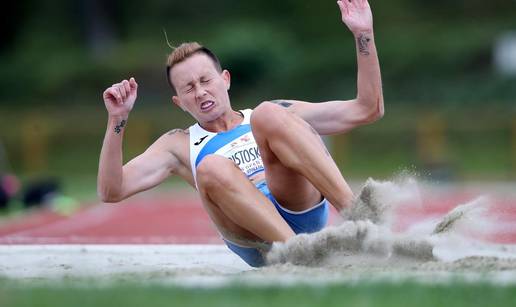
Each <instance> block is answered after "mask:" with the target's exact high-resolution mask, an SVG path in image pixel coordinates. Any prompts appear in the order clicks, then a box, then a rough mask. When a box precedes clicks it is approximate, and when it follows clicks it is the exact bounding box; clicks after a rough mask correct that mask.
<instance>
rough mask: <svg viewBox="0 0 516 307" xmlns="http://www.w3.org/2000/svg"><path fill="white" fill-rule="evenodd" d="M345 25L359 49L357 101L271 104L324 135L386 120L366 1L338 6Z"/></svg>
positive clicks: (347, 0)
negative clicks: (299, 118) (302, 120)
mask: <svg viewBox="0 0 516 307" xmlns="http://www.w3.org/2000/svg"><path fill="white" fill-rule="evenodd" d="M337 3H338V5H339V8H340V11H341V13H342V21H343V22H344V23H345V24H346V26H347V27H348V28H349V30H350V31H351V32H352V33H353V36H354V38H355V42H356V48H357V66H358V77H357V97H356V98H355V99H353V100H335V101H327V102H321V103H308V102H304V101H298V100H275V101H272V102H274V103H277V104H279V105H282V106H284V107H287V108H288V109H289V110H290V111H291V112H292V113H295V114H297V115H298V116H300V117H301V118H303V119H304V120H305V121H307V122H308V123H309V124H310V125H312V127H313V128H314V129H315V130H316V131H317V132H318V133H319V134H323V135H327V134H339V133H344V132H346V131H349V130H351V129H353V128H355V127H357V126H360V125H364V124H368V123H371V122H373V121H376V120H378V119H379V118H381V117H382V116H383V113H384V107H383V94H382V81H381V74H380V64H379V61H378V55H377V52H376V46H375V42H374V35H373V17H372V13H371V8H370V7H369V3H368V2H367V0H343V1H338V2H337Z"/></svg>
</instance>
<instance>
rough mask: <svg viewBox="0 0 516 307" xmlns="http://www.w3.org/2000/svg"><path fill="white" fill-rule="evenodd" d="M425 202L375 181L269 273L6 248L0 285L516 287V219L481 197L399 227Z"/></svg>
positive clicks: (299, 240)
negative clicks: (509, 235)
mask: <svg viewBox="0 0 516 307" xmlns="http://www.w3.org/2000/svg"><path fill="white" fill-rule="evenodd" d="M421 199H422V197H421V195H420V194H419V188H418V185H417V182H415V181H414V180H412V179H403V180H401V181H398V182H377V181H374V180H369V181H368V182H367V183H366V184H365V185H364V187H363V188H362V192H361V193H360V196H359V197H358V199H357V202H356V203H355V206H354V207H353V208H351V209H350V210H349V211H348V212H345V213H344V214H343V216H344V221H343V222H341V223H339V224H336V225H332V226H329V227H327V228H326V229H324V230H323V231H321V232H319V233H316V234H311V235H300V236H297V237H295V238H294V239H292V240H290V241H289V242H287V243H285V244H275V245H274V246H273V249H272V251H271V252H270V254H269V255H268V261H269V266H267V267H264V268H260V269H253V268H251V267H249V266H247V265H246V264H245V263H244V262H243V261H242V260H240V259H239V258H238V257H237V256H236V255H234V254H232V253H231V252H230V251H229V250H228V249H227V248H226V247H225V246H224V245H174V244H170V245H164V244H159V245H152V244H140V245H120V244H117V245H109V244H105V245H92V244H83V245H0V277H4V278H8V279H15V280H21V281H27V282H40V281H51V282H55V281H63V282H70V281H75V280H77V281H84V280H86V281H89V282H91V281H93V282H95V283H99V282H100V283H102V282H111V281H120V280H123V281H129V282H144V283H147V282H158V283H173V284H177V285H182V286H213V285H221V284H227V283H234V282H238V283H255V284H271V283H279V284H292V283H309V284H310V283H315V284H320V283H330V282H340V281H346V282H354V281H364V280H367V281H370V280H389V281H404V280H407V279H410V280H418V281H422V282H449V281H453V280H455V279H457V278H460V279H465V280H471V281H492V282H498V283H511V284H516V245H511V244H505V243H499V242H498V243H497V242H496V240H492V239H493V238H495V239H496V238H499V237H500V236H499V233H500V231H501V230H507V228H511V229H512V230H513V228H514V227H516V223H515V221H514V215H507V214H493V212H494V213H496V210H501V209H503V208H501V209H500V208H493V207H492V204H491V203H490V201H489V199H488V198H485V197H484V198H482V197H481V198H477V199H472V200H471V201H469V202H466V203H463V204H462V205H459V206H457V207H456V208H455V209H453V210H452V211H450V212H449V213H448V214H445V215H443V214H441V215H439V216H438V217H436V216H431V215H430V216H428V217H427V218H425V219H422V220H418V221H415V222H413V223H412V224H410V225H405V227H404V228H403V229H400V228H399V227H397V225H399V224H400V221H398V220H396V219H399V218H400V217H399V214H396V212H397V211H398V210H399V209H400V208H402V207H405V208H406V207H407V206H410V207H411V208H416V207H418V206H421ZM495 209H496V210H495ZM501 212H502V213H503V212H505V211H503V210H502V211H501ZM425 217H426V215H425ZM501 217H503V218H505V220H504V219H503V218H501Z"/></svg>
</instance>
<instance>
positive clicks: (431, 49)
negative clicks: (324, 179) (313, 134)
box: [0, 0, 516, 206]
mask: <svg viewBox="0 0 516 307" xmlns="http://www.w3.org/2000/svg"><path fill="white" fill-rule="evenodd" d="M370 4H371V7H372V9H373V15H374V23H375V36H376V44H377V49H378V53H379V58H380V62H381V68H382V76H383V86H384V95H385V104H386V114H385V117H384V118H383V119H382V120H381V121H379V122H377V123H375V124H373V125H370V126H367V127H362V128H360V129H357V130H355V131H353V132H351V133H349V134H347V135H344V136H336V137H330V138H328V139H327V141H328V144H329V146H330V148H331V151H332V153H333V155H334V158H335V159H336V160H337V162H338V164H339V167H340V168H341V170H342V172H343V174H344V175H345V176H346V178H349V179H350V180H351V181H360V180H363V179H364V178H367V177H370V176H371V177H375V178H380V179H385V178H390V177H391V176H393V175H394V174H396V173H400V172H403V171H409V172H413V173H417V174H419V175H420V176H422V177H425V178H429V179H430V180H435V181H440V182H443V181H444V182H465V181H482V182H484V181H496V182H511V181H514V180H515V179H516V103H515V102H516V1H514V0H491V1H487V2H486V1H481V0H468V1H459V0H451V1H450V0H446V1H445V0H434V1H424V0H390V1H375V0H371V1H370ZM0 15H1V18H0V23H1V26H0V33H1V37H2V40H1V42H0V67H1V74H0V87H1V90H0V174H3V177H2V187H3V190H4V192H2V193H4V194H6V195H7V196H9V195H10V196H11V197H12V196H13V195H18V197H17V199H18V201H20V200H22V198H23V200H24V202H25V203H27V202H28V201H27V198H28V197H29V196H30V195H27V194H28V192H30V191H34V190H35V191H36V192H38V191H40V192H41V193H40V194H41V195H46V194H48V193H47V192H52V191H59V192H60V193H62V194H65V195H68V196H70V197H72V198H73V199H75V200H79V201H95V200H96V192H95V190H96V172H97V166H98V156H99V152H100V148H101V145H102V139H103V136H104V133H105V127H106V119H107V113H106V111H105V109H104V105H103V102H102V98H101V95H102V92H103V91H104V89H105V88H107V87H108V86H110V85H111V84H112V83H116V82H118V81H120V80H121V79H124V78H129V77H131V76H134V77H135V78H136V79H137V81H138V82H139V85H140V86H139V98H138V100H137V103H136V106H135V108H134V110H133V112H132V114H131V117H130V119H129V125H128V128H127V130H128V131H127V133H126V139H125V148H124V155H125V156H124V158H125V159H126V160H129V159H130V158H132V157H134V156H135V155H137V154H139V153H140V152H142V151H143V150H144V149H145V148H146V147H147V146H148V145H149V144H150V143H152V142H153V141H154V140H155V139H156V138H157V137H159V136H160V135H161V134H163V133H164V132H166V131H168V130H170V129H172V128H176V127H188V126H189V125H190V124H191V123H192V119H191V118H190V117H189V116H187V115H186V114H184V113H183V112H180V110H179V109H178V108H176V107H175V106H173V105H172V103H171V91H170V89H169V88H168V85H167V83H166V77H165V61H166V56H167V55H168V53H169V52H170V51H171V49H170V47H169V46H168V45H167V40H166V38H165V35H164V31H166V33H167V34H168V40H169V41H170V43H171V44H172V45H178V44H179V43H181V42H183V41H199V42H201V43H202V44H204V45H206V46H207V47H209V48H210V49H212V50H213V51H214V52H215V53H216V54H217V55H218V56H219V58H220V59H221V62H222V64H223V66H224V67H225V68H227V69H229V70H230V72H231V73H232V87H231V95H232V102H233V104H234V106H235V108H248V107H254V106H256V105H257V104H258V103H259V102H260V101H262V100H268V99H275V98H276V99H277V98H289V99H301V100H308V101H324V100H333V99H352V98H354V97H355V95H356V56H355V45H354V40H353V38H352V35H351V33H350V32H349V31H348V30H347V28H346V27H345V25H344V24H343V23H342V22H341V17H340V12H339V10H338V7H337V5H336V3H335V1H330V0H324V1H299V0H297V1H293V0H279V1H278V0H274V1H272V0H261V1H236V0H219V1H206V0H192V1H177V0H147V1H120V0H113V1H99V0H74V1H72V0H54V1H35V0H20V1H10V2H6V3H5V4H3V7H2V10H1V12H0ZM170 186H178V187H182V184H181V183H179V182H178V181H177V180H175V179H172V180H170V182H168V183H167V184H165V187H166V188H168V187H170ZM27 187H31V188H30V189H29V188H27ZM38 189H40V190H38ZM29 190H30V191H29ZM40 194H37V193H36V196H35V197H36V200H41V197H42V196H41V195H40ZM20 195H23V196H20ZM38 195H39V197H40V198H38ZM7 196H6V197H7ZM1 199H2V196H1V195H0V203H1ZM63 202H65V203H66V200H63ZM5 203H6V204H7V202H5ZM6 206H7V205H6Z"/></svg>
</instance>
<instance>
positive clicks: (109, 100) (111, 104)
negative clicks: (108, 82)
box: [102, 78, 138, 117]
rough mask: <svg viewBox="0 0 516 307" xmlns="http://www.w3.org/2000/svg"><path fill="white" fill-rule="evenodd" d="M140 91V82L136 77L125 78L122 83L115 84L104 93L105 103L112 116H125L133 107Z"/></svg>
mask: <svg viewBox="0 0 516 307" xmlns="http://www.w3.org/2000/svg"><path fill="white" fill-rule="evenodd" d="M137 91H138V83H136V81H135V80H134V78H131V79H129V81H127V80H123V81H122V82H120V83H116V84H113V85H112V86H111V87H109V88H108V89H106V90H105V91H104V93H103V94H102V98H104V104H105V105H106V109H107V111H108V113H109V115H111V116H125V117H127V116H128V115H129V112H131V110H132V109H133V105H134V102H135V100H136V96H137Z"/></svg>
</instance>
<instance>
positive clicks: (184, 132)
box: [167, 129, 190, 135]
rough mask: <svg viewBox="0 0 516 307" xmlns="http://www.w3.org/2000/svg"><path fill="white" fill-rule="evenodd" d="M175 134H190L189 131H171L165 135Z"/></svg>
mask: <svg viewBox="0 0 516 307" xmlns="http://www.w3.org/2000/svg"><path fill="white" fill-rule="evenodd" d="M176 133H183V134H190V131H188V129H187V130H183V129H173V130H170V131H169V132H168V133H167V134H168V135H173V134H176Z"/></svg>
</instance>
